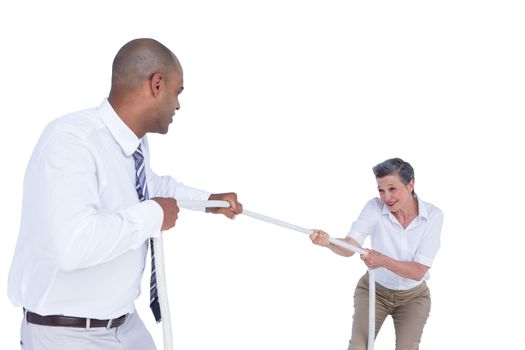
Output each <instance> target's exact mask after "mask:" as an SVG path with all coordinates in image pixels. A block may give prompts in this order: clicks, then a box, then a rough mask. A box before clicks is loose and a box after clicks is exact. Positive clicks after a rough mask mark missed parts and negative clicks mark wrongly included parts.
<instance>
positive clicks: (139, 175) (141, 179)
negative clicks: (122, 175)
mask: <svg viewBox="0 0 525 350" xmlns="http://www.w3.org/2000/svg"><path fill="white" fill-rule="evenodd" d="M133 159H134V160H135V171H136V173H135V179H136V180H135V188H136V190H137V194H138V196H139V200H140V201H141V202H142V201H144V200H146V199H149V194H148V188H147V186H146V169H145V166H144V154H143V153H142V149H141V148H140V145H139V147H138V148H137V150H136V151H135V153H133ZM149 243H150V247H151V280H150V290H149V291H150V304H149V305H150V307H151V311H153V316H155V320H156V321H157V322H160V321H161V315H160V305H159V294H158V291H157V276H156V271H155V252H154V251H153V240H152V239H150V240H149Z"/></svg>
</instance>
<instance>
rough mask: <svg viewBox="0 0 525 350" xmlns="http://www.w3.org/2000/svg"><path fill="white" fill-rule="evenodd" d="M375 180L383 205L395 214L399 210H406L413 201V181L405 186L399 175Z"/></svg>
mask: <svg viewBox="0 0 525 350" xmlns="http://www.w3.org/2000/svg"><path fill="white" fill-rule="evenodd" d="M376 180H377V189H378V191H379V196H380V197H381V200H382V201H383V203H385V204H386V205H388V207H389V208H390V211H391V212H392V213H395V212H396V211H398V210H399V209H405V208H408V206H409V204H410V201H411V200H413V198H414V197H413V195H412V191H413V190H414V180H413V179H412V180H411V181H410V182H409V183H408V184H407V185H405V184H404V183H403V182H402V181H401V178H400V177H399V175H397V174H396V175H388V176H385V177H381V178H379V179H376Z"/></svg>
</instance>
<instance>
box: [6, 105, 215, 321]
mask: <svg viewBox="0 0 525 350" xmlns="http://www.w3.org/2000/svg"><path fill="white" fill-rule="evenodd" d="M140 143H142V150H143V153H144V157H145V169H146V178H147V181H148V182H147V186H148V191H149V193H150V197H156V196H159V197H173V198H177V199H197V200H205V199H208V197H209V195H210V193H209V192H204V191H200V190H197V189H194V188H191V187H188V186H185V185H183V184H182V183H179V182H177V181H175V179H173V178H171V177H169V176H157V175H156V174H155V173H153V171H152V170H151V169H150V166H149V148H148V143H147V140H146V137H144V138H143V139H142V140H141V139H139V138H137V136H136V135H135V134H134V133H133V132H132V131H131V130H130V129H129V128H128V127H127V125H126V124H125V123H124V122H123V121H122V120H121V119H120V118H119V116H118V115H117V114H116V113H115V111H114V110H113V108H112V107H111V105H110V103H109V102H108V101H107V100H104V101H103V102H102V104H101V105H100V106H99V107H98V108H93V109H89V110H85V111H80V112H76V113H72V114H69V115H67V116H64V117H62V118H59V119H57V120H55V121H53V122H51V123H50V124H49V125H48V126H47V127H46V129H45V130H44V132H43V133H42V136H41V137H40V140H39V141H38V144H37V145H36V147H35V150H34V151H33V154H32V156H31V160H30V161H29V165H28V167H27V171H26V176H25V179H24V199H23V205H22V221H21V227H20V234H19V237H18V242H17V245H16V250H15V254H14V257H13V262H12V265H11V270H10V273H9V285H8V294H9V298H10V299H11V301H12V302H13V304H14V305H17V306H24V307H25V308H26V309H28V310H30V311H33V312H36V313H38V314H41V315H50V314H63V315H67V316H76V317H89V318H98V319H108V318H114V317H119V316H121V315H123V314H126V313H129V312H133V311H134V306H133V302H134V300H135V299H136V298H137V297H138V296H139V294H140V283H141V278H142V273H143V270H144V266H145V259H146V254H147V249H148V248H147V244H146V242H147V240H148V239H149V238H150V237H155V236H157V235H158V234H159V231H160V228H161V225H162V220H163V213H162V209H161V207H160V206H159V205H158V204H157V203H156V202H155V201H153V200H146V201H144V202H139V199H138V196H137V191H136V190H135V164H134V160H133V156H132V155H133V152H134V151H135V150H136V149H137V147H138V145H139V144H140ZM148 273H149V272H148Z"/></svg>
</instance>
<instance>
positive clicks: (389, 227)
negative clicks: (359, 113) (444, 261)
mask: <svg viewBox="0 0 525 350" xmlns="http://www.w3.org/2000/svg"><path fill="white" fill-rule="evenodd" d="M373 171H374V174H375V177H376V181H377V188H378V190H379V198H374V199H372V200H370V201H369V202H368V203H367V204H366V205H365V207H364V208H363V210H362V212H361V214H360V215H359V217H358V219H357V220H356V221H355V222H354V223H353V224H352V228H351V229H350V232H349V233H348V235H347V236H346V238H344V239H342V240H343V241H345V242H348V243H350V244H352V245H355V246H361V245H362V244H363V242H364V240H365V238H366V237H367V236H370V239H371V244H372V249H367V251H368V254H366V255H361V259H362V260H363V261H364V263H365V264H366V266H367V267H368V268H371V269H377V270H376V271H375V278H376V335H377V333H378V332H379V329H380V328H381V325H382V324H383V322H384V320H385V318H386V317H387V316H388V315H391V316H392V318H393V320H394V328H395V331H396V350H417V349H418V348H419V342H420V340H421V335H422V333H423V327H424V326H425V323H426V320H427V318H428V315H429V312H430V291H429V289H428V287H427V285H426V282H425V281H426V280H428V279H429V277H430V276H429V273H428V270H429V268H430V267H431V266H432V261H433V260H434V258H435V256H436V254H437V251H438V249H439V245H440V234H441V226H442V223H443V213H442V212H441V210H440V209H439V208H437V207H435V206H433V205H432V204H430V203H427V202H424V201H422V200H421V199H419V198H418V197H417V196H416V194H415V192H414V169H413V168H412V166H411V165H410V164H409V163H407V162H405V161H403V160H402V159H399V158H393V159H388V160H386V161H384V162H382V163H380V164H378V165H376V166H375V167H374V168H373ZM310 238H311V240H312V242H313V243H315V244H318V245H321V246H324V247H328V248H330V249H331V250H332V251H333V252H335V253H337V254H339V255H342V256H352V255H353V254H354V253H353V252H350V251H347V250H346V249H344V248H340V247H338V246H335V245H333V244H331V243H330V242H329V240H328V239H329V237H328V234H327V233H326V232H323V231H320V230H315V231H314V232H313V233H312V234H311V235H310ZM354 309H355V310H354V321H353V325H352V338H351V340H350V345H349V347H348V350H365V349H366V348H367V345H368V344H367V343H368V274H365V275H364V276H363V277H362V278H361V279H360V280H359V282H358V284H357V287H356V290H355V294H354Z"/></svg>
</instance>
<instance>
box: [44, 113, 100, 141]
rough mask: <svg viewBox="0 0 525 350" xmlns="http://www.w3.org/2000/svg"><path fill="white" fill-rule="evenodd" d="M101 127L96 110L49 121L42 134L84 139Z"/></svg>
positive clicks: (70, 114)
mask: <svg viewBox="0 0 525 350" xmlns="http://www.w3.org/2000/svg"><path fill="white" fill-rule="evenodd" d="M102 127H103V123H102V121H101V119H100V116H99V113H98V111H97V108H90V109H84V110H80V111H76V112H72V113H68V114H66V115H63V116H61V117H58V118H56V119H55V120H53V121H51V122H50V123H49V124H48V125H47V126H46V128H45V131H44V133H45V134H49V135H59V134H66V135H69V136H75V137H78V138H86V137H88V135H90V134H92V133H93V132H94V131H96V130H98V129H100V128H102Z"/></svg>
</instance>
